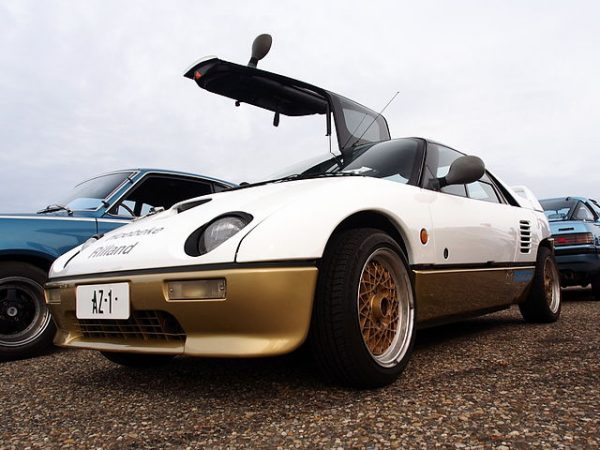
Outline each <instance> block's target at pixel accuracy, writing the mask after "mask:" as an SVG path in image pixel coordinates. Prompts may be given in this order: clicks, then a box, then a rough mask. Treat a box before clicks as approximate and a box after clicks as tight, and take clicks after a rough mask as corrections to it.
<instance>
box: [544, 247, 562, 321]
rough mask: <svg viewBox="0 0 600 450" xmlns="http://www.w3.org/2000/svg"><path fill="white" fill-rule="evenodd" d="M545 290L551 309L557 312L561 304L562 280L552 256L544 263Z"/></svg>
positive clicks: (554, 312)
mask: <svg viewBox="0 0 600 450" xmlns="http://www.w3.org/2000/svg"><path fill="white" fill-rule="evenodd" d="M544 292H545V294H546V301H547V302H548V307H549V308H550V311H552V313H553V314H556V311H558V308H559V306H560V281H559V275H558V271H557V270H556V265H555V264H554V261H552V260H551V259H550V258H548V259H546V261H545V263H544Z"/></svg>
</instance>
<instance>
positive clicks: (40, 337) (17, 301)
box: [0, 262, 56, 359]
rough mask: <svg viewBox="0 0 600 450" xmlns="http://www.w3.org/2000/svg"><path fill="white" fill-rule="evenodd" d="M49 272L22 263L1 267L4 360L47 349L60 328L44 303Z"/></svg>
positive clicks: (1, 352)
mask: <svg viewBox="0 0 600 450" xmlns="http://www.w3.org/2000/svg"><path fill="white" fill-rule="evenodd" d="M46 279H47V276H46V272H44V271H43V270H41V269H40V268H38V267H36V266H33V265H31V264H26V263H22V262H2V263H0V358H2V359H10V358H21V357H25V356H30V355H34V354H36V353H39V352H41V351H42V350H44V349H46V348H47V347H48V346H49V345H50V344H51V343H52V339H53V338H54V334H55V333H56V326H55V325H54V322H53V321H52V317H51V316H50V311H49V310H48V307H47V306H46V301H45V300H44V288H43V286H44V283H45V282H46Z"/></svg>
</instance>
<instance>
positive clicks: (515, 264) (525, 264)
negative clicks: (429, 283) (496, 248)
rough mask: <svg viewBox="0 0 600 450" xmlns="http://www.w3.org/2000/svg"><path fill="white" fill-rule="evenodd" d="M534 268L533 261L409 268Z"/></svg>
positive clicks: (422, 265) (425, 265) (417, 265)
mask: <svg viewBox="0 0 600 450" xmlns="http://www.w3.org/2000/svg"><path fill="white" fill-rule="evenodd" d="M531 266H535V261H530V262H493V261H489V262H487V263H483V264H481V263H477V264H414V265H412V266H410V268H411V270H469V269H472V270H476V269H496V268H519V267H531Z"/></svg>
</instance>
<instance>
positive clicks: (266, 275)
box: [46, 267, 318, 357]
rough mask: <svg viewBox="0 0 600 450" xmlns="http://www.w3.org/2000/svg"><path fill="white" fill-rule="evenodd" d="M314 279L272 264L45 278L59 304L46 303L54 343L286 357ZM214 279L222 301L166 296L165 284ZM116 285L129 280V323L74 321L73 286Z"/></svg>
mask: <svg viewBox="0 0 600 450" xmlns="http://www.w3.org/2000/svg"><path fill="white" fill-rule="evenodd" d="M317 275H318V271H317V268H316V267H277V268H244V269H226V270H207V271H189V272H176V273H158V274H147V273H143V274H133V275H132V274H127V275H124V276H111V277H101V276H94V275H90V277H89V278H78V279H77V280H61V281H55V282H53V281H50V282H49V283H48V284H47V285H46V288H47V289H56V288H58V289H60V302H58V301H56V302H50V301H49V302H48V306H49V308H50V311H51V312H52V315H53V317H54V320H55V322H56V324H57V326H58V333H57V335H56V338H55V340H54V342H55V344H56V345H59V346H62V347H79V348H87V349H94V350H102V351H111V352H112V351H114V352H134V353H163V354H174V355H178V354H185V355H191V356H211V357H252V356H271V355H278V354H283V353H288V352H290V351H292V350H294V349H295V348H297V347H299V346H300V345H301V344H302V343H303V342H304V340H305V339H306V336H307V334H308V329H309V326H310V318H311V314H312V305H313V298H314V292H315V286H316V282H317ZM215 278H225V279H226V283H227V295H226V298H225V299H219V300H210V299H209V300H169V299H168V293H167V287H166V286H167V282H169V281H182V280H198V279H215ZM117 282H127V283H129V292H130V302H131V317H130V319H128V320H127V321H119V320H111V321H102V320H97V319H94V320H93V321H82V320H78V319H77V318H76V317H75V304H76V300H75V292H76V288H77V286H80V285H87V284H103V283H117ZM46 298H47V299H50V296H49V294H48V292H47V295H46Z"/></svg>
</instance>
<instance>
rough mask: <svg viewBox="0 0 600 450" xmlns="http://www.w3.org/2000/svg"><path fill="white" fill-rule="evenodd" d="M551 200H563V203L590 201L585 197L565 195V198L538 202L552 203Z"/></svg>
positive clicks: (546, 199)
mask: <svg viewBox="0 0 600 450" xmlns="http://www.w3.org/2000/svg"><path fill="white" fill-rule="evenodd" d="M553 200H565V201H568V200H579V201H581V202H587V201H589V200H590V199H589V198H587V197H579V196H577V195H567V196H565V197H554V198H543V199H541V200H540V202H549V201H553Z"/></svg>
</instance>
